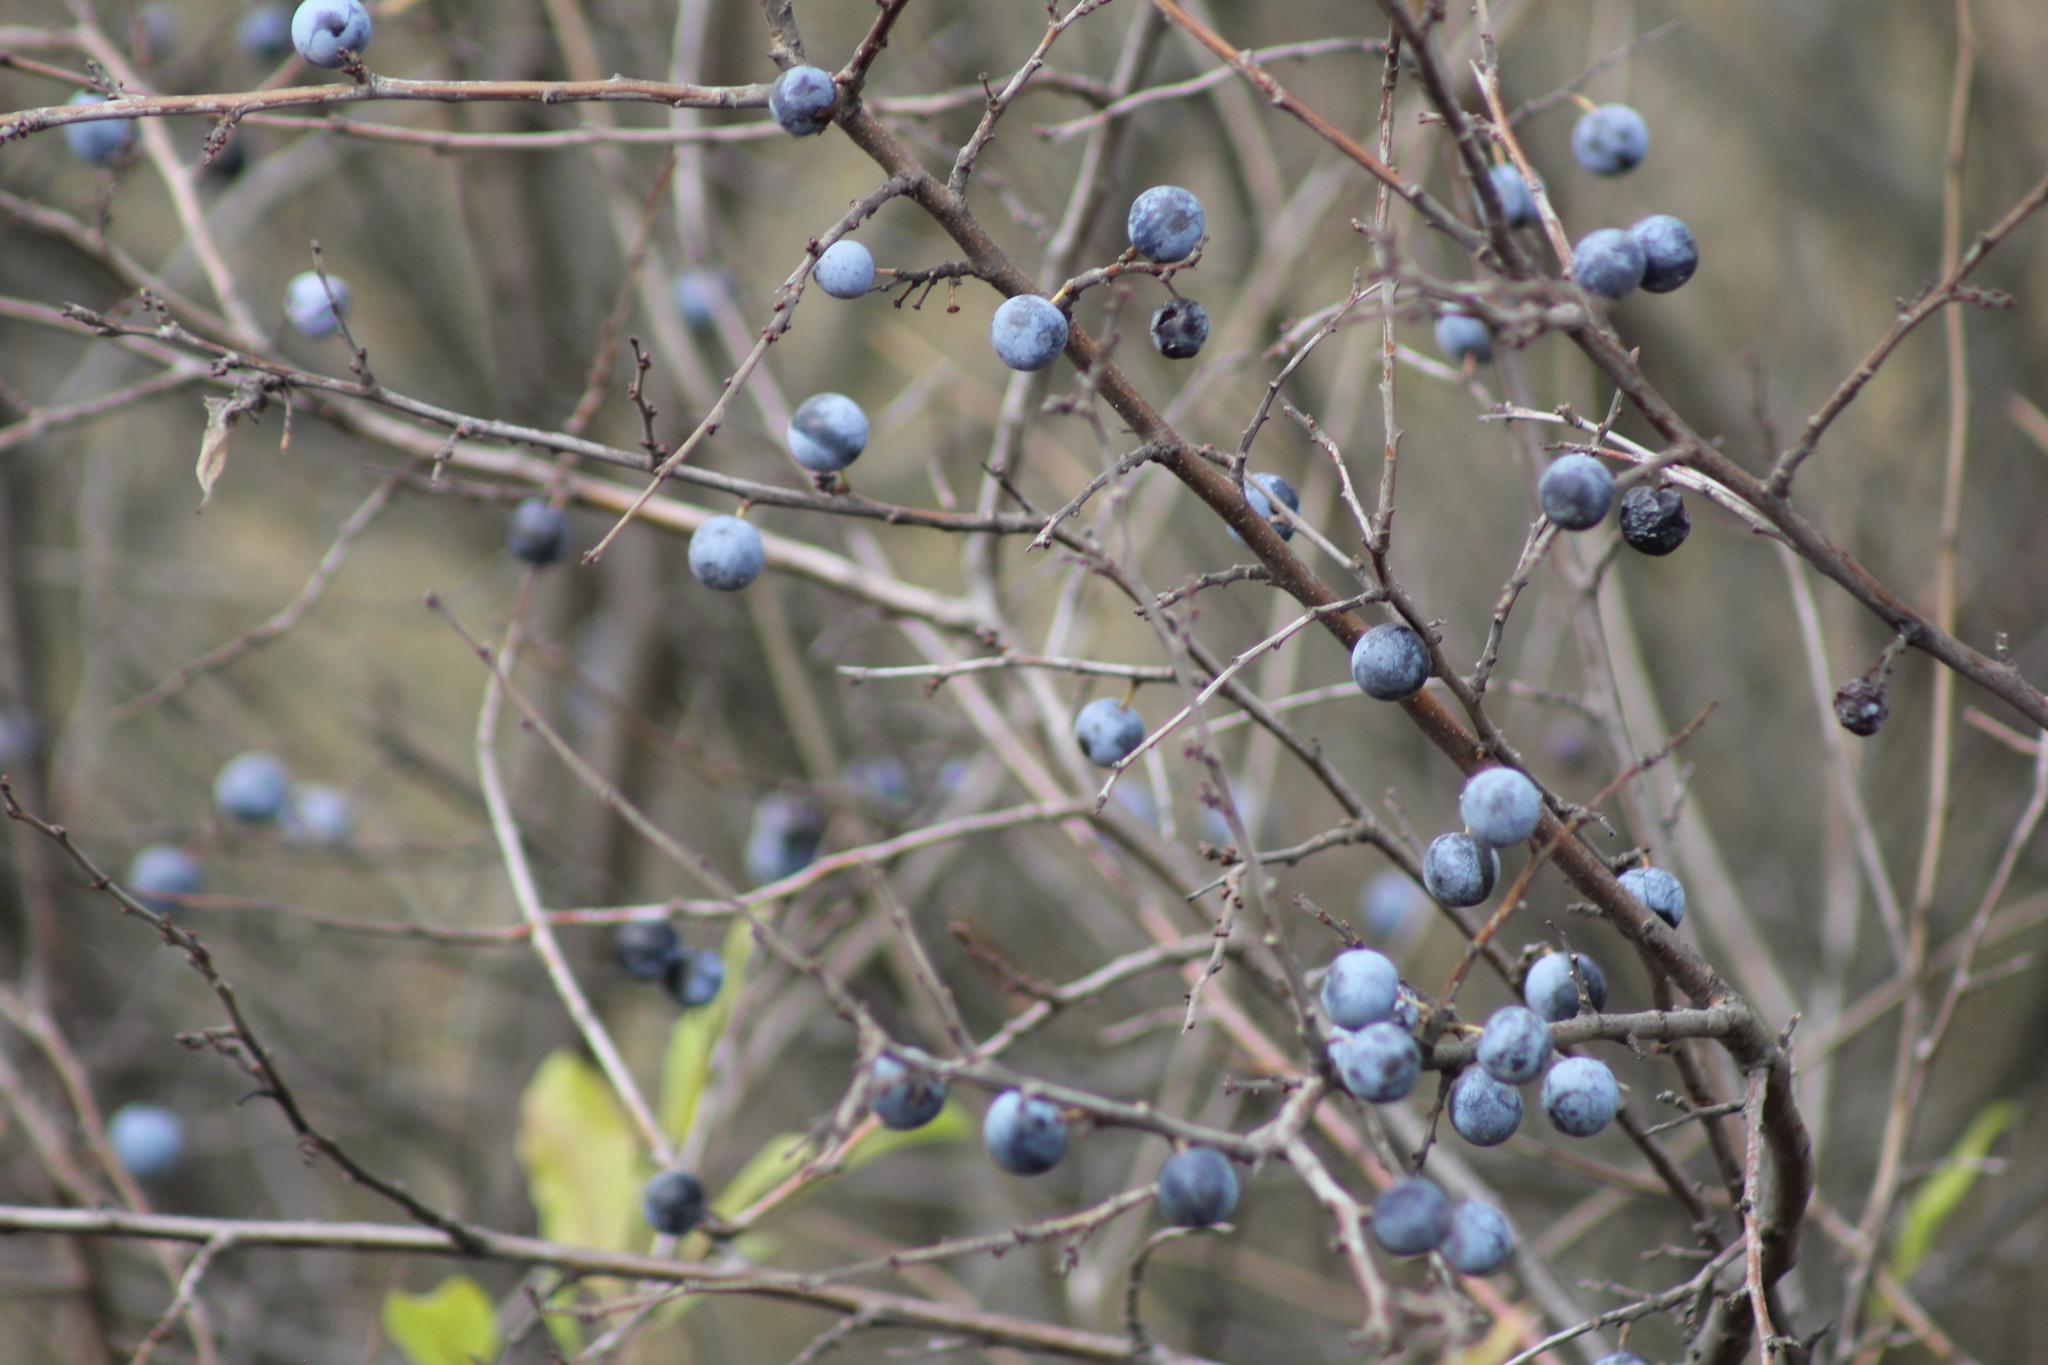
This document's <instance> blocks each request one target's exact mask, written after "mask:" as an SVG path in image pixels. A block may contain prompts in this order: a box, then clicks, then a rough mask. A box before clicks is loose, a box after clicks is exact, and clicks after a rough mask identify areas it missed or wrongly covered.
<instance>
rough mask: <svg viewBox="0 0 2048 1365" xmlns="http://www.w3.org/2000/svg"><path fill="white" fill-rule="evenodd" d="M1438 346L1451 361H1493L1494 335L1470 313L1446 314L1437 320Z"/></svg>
mask: <svg viewBox="0 0 2048 1365" xmlns="http://www.w3.org/2000/svg"><path fill="white" fill-rule="evenodd" d="M1436 346H1437V349H1438V350H1440V351H1442V352H1443V353H1444V354H1445V355H1447V356H1449V357H1450V358H1451V359H1453V360H1456V361H1459V362H1461V363H1462V362H1463V361H1464V359H1465V357H1466V356H1468V355H1469V356H1471V357H1472V358H1473V359H1474V360H1481V361H1485V360H1491V359H1493V334H1492V333H1491V332H1489V331H1487V330H1486V324H1485V323H1483V322H1481V321H1480V320H1479V319H1478V318H1475V317H1473V316H1472V315H1471V314H1470V313H1445V314H1444V315H1443V316H1442V317H1439V318H1438V319H1437V320H1436Z"/></svg>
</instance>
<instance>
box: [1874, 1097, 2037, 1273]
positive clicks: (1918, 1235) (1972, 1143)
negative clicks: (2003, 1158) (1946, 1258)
mask: <svg viewBox="0 0 2048 1365" xmlns="http://www.w3.org/2000/svg"><path fill="white" fill-rule="evenodd" d="M2013 1109H2014V1105H2013V1102H2012V1101H2011V1100H1993V1101H1992V1102H1991V1103H1990V1104H1987V1105H1985V1106H1984V1107H1983V1108H1982V1109H1981V1110H1979V1111H1978V1113H1977V1117H1975V1118H1973V1119H1971V1120H1970V1126H1969V1127H1968V1128H1965V1129H1964V1130H1963V1135H1962V1136H1961V1137H1959V1138H1957V1139H1956V1145H1955V1146H1954V1147H1952V1148H1950V1149H1949V1154H1948V1159H1947V1160H1946V1161H1945V1162H1943V1163H1942V1167H1941V1169H1940V1170H1938V1171H1936V1172H1935V1173H1934V1174H1933V1175H1930V1176H1928V1177H1927V1179H1926V1180H1925V1181H1924V1182H1922V1184H1921V1186H1920V1188H1919V1189H1918V1190H1916V1191H1914V1194H1913V1198H1912V1200H1911V1201H1910V1202H1908V1203H1907V1205H1906V1216H1905V1217H1904V1218H1903V1219H1902V1220H1900V1223H1899V1235H1898V1236H1897V1237H1896V1238H1895V1239H1894V1240H1893V1242H1892V1254H1891V1257H1890V1259H1889V1260H1887V1261H1886V1262H1885V1269H1886V1270H1888V1271H1890V1272H1891V1276H1892V1278H1893V1279H1894V1280H1897V1281H1898V1282H1899V1283H1900V1284H1904V1283H1905V1282H1906V1281H1907V1280H1908V1279H1910V1278H1912V1275H1913V1272H1914V1271H1915V1270H1918V1269H1919V1268H1920V1262H1921V1261H1923V1260H1925V1259H1926V1257H1927V1251H1928V1248H1930V1247H1932V1246H1933V1245H1934V1239H1935V1237H1936V1236H1937V1235H1938V1234H1939V1233H1940V1232H1941V1225H1942V1224H1943V1223H1945V1222H1947V1221H1948V1217H1949V1215H1950V1214H1952V1213H1954V1212H1955V1211H1956V1208H1957V1206H1959V1205H1960V1204H1961V1203H1962V1202H1963V1199H1964V1197H1965V1196H1966V1195H1968V1194H1969V1193H1970V1187H1971V1186H1972V1185H1974V1184H1976V1183H1977V1177H1978V1176H1979V1175H1981V1174H1982V1170H1981V1169H1980V1165H1979V1163H1980V1162H1981V1161H1982V1159H1983V1157H1984V1154H1985V1153H1986V1152H1988V1151H1990V1150H1991V1144H1992V1143H1994V1142H1996V1141H1997V1140H1998V1137H1999V1135H2000V1134H2001V1133H2003V1132H2004V1131H2005V1130H2006V1129H2007V1128H2009V1127H2011V1126H2012V1120H2013Z"/></svg>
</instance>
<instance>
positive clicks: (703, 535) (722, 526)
mask: <svg viewBox="0 0 2048 1365" xmlns="http://www.w3.org/2000/svg"><path fill="white" fill-rule="evenodd" d="M767 565H768V552H767V551H766V550H765V549H763V548H762V546H761V533H760V532H759V531H756V530H755V529H754V528H753V527H752V526H749V525H748V524H747V523H746V522H744V521H741V520H740V519H739V518H738V517H713V518H711V519H710V520H709V521H707V522H705V523H704V524H703V525H702V526H699V527H698V528H697V529H696V530H695V531H693V532H692V533H691V535H690V572H691V573H693V574H695V575H696V576H697V581H698V582H699V583H702V584H703V585H704V586H705V587H707V588H716V589H717V590H718V591H720V592H738V591H739V590H740V589H741V588H744V587H746V586H747V584H749V583H751V582H753V581H754V580H755V579H757V578H759V577H760V576H761V570H762V569H764V568H766V567H767Z"/></svg>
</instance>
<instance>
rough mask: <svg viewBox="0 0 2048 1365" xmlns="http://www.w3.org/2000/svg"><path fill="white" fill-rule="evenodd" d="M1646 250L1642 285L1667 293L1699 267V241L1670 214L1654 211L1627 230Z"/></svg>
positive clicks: (1636, 242) (1688, 277) (1690, 276)
mask: <svg viewBox="0 0 2048 1365" xmlns="http://www.w3.org/2000/svg"><path fill="white" fill-rule="evenodd" d="M1628 235H1629V236H1630V237H1631V238H1633V239H1634V240H1635V244H1636V245H1637V246H1638V247H1641V248H1642V252H1643V288H1645V289H1647V290H1649V291H1650V292H1651V293H1652V294H1668V293H1670V292H1671V291H1672V290H1674V289H1676V288H1678V286H1679V285H1681V284H1684V283H1685V282H1686V281H1687V280H1689V279H1691V278H1692V272H1693V271H1695V270H1698V269H1699V268H1700V244H1699V242H1698V241H1697V240H1695V239H1694V237H1693V235H1692V229H1691V228H1689V227H1687V226H1686V225H1685V224H1684V223H1682V222H1680V221H1679V220H1678V219H1676V218H1673V217H1672V216H1671V215H1670V214H1668V213H1653V214H1651V215H1650V216H1649V217H1648V218H1645V219H1643V220H1642V221H1641V222H1640V223H1637V224H1635V225H1634V226H1633V227H1631V228H1630V229H1629V230H1628Z"/></svg>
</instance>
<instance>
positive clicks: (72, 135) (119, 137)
mask: <svg viewBox="0 0 2048 1365" xmlns="http://www.w3.org/2000/svg"><path fill="white" fill-rule="evenodd" d="M64 102H65V103H66V104H105V103H106V102H107V97H106V96H105V95H101V94H97V93H95V92H93V91H91V90H81V91H79V92H78V93H77V94H75V95H73V96H72V97H71V98H70V99H68V100H66V101H64ZM134 141H135V120H133V119H125V118H121V119H96V120H94V121H92V122H90V123H67V124H65V125H64V145H65V146H67V147H69V148H70V149H71V154H72V155H73V156H75V157H77V158H78V159H79V160H80V161H89V162H91V163H92V164H93V165H95V166H104V165H105V164H106V163H107V162H109V161H112V160H113V159H114V156H115V154H116V153H118V152H121V151H123V150H125V149H126V148H127V147H128V146H130V145H131V144H132V143H133V142H134Z"/></svg>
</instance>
